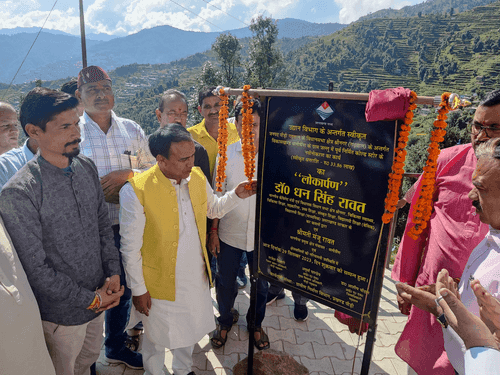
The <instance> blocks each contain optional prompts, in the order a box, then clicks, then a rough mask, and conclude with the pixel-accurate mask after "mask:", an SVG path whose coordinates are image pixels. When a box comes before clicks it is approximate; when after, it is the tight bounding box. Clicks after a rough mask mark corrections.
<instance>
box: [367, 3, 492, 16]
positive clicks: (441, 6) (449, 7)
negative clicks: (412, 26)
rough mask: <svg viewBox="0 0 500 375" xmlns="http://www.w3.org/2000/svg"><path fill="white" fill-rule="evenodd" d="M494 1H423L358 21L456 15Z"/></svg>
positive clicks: (371, 14)
mask: <svg viewBox="0 0 500 375" xmlns="http://www.w3.org/2000/svg"><path fill="white" fill-rule="evenodd" d="M494 1H495V0H468V1H461V0H433V1H424V2H422V3H420V4H416V5H411V6H406V7H403V8H401V9H391V8H389V9H381V10H378V11H376V12H373V13H370V14H367V15H366V16H363V17H360V18H359V19H358V21H365V20H368V19H374V18H401V17H415V16H418V15H426V14H444V13H447V14H457V13H461V12H465V11H466V10H470V9H472V8H475V7H478V6H481V5H488V4H491V3H493V2H494Z"/></svg>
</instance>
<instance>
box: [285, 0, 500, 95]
mask: <svg viewBox="0 0 500 375" xmlns="http://www.w3.org/2000/svg"><path fill="white" fill-rule="evenodd" d="M499 28H500V2H496V3H493V4H490V5H487V6H481V7H477V8H474V9H473V10H470V11H467V12H463V13H460V14H458V15H454V16H452V17H450V16H449V15H439V14H432V15H428V16H422V17H418V16H417V17H410V18H394V19H386V18H383V19H372V20H365V21H361V22H356V23H354V24H351V25H349V26H348V27H347V28H344V29H342V30H340V31H338V32H336V33H334V34H332V35H329V36H326V37H322V38H319V39H318V40H317V41H316V42H314V43H312V44H311V45H309V46H306V47H302V48H299V49H298V50H296V51H293V52H291V53H290V54H289V55H288V58H287V61H288V62H289V69H290V72H289V77H290V79H289V82H288V84H287V86H288V87H292V88H297V89H314V90H325V89H326V88H327V87H328V82H329V81H333V82H334V88H335V90H336V91H357V92H368V91H370V90H371V89H374V88H387V87H396V86H405V87H408V88H412V89H414V90H417V91H418V93H420V94H433V95H434V94H435V93H439V92H442V91H444V90H455V91H457V92H468V93H470V92H474V91H476V92H477V91H478V90H479V91H481V90H482V91H487V90H492V89H494V88H498V87H500V76H499V73H500V54H499V51H500V33H499V32H498V31H499Z"/></svg>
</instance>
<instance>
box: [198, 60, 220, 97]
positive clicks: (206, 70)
mask: <svg viewBox="0 0 500 375" xmlns="http://www.w3.org/2000/svg"><path fill="white" fill-rule="evenodd" d="M198 82H200V83H201V85H200V88H201V87H204V86H219V85H220V84H221V72H220V71H219V70H218V69H217V68H216V67H215V66H213V65H212V63H211V62H210V61H207V62H206V63H205V64H203V67H202V68H201V73H200V76H199V79H198ZM197 91H199V90H197Z"/></svg>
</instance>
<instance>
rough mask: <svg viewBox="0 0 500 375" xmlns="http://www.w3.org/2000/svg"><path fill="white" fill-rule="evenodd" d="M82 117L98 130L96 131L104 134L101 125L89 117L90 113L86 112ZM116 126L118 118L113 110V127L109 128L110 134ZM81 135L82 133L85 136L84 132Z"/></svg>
mask: <svg viewBox="0 0 500 375" xmlns="http://www.w3.org/2000/svg"><path fill="white" fill-rule="evenodd" d="M82 117H83V118H84V120H85V123H86V124H88V125H92V126H93V127H95V128H96V130H99V131H101V132H102V133H104V132H103V131H102V129H101V127H100V126H99V124H98V123H97V122H95V121H94V120H92V118H91V117H90V116H89V115H88V113H87V112H86V111H84V112H83V116H82ZM116 124H117V116H116V114H115V112H114V111H113V110H111V126H110V127H109V129H108V132H109V131H110V130H111V128H112V127H113V125H116ZM81 133H82V135H83V134H85V132H83V131H82V132H81Z"/></svg>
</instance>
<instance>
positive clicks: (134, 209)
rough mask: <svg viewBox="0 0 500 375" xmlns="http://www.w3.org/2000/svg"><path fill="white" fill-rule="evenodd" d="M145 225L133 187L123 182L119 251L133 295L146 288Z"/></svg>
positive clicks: (142, 212)
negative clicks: (143, 268) (143, 264)
mask: <svg viewBox="0 0 500 375" xmlns="http://www.w3.org/2000/svg"><path fill="white" fill-rule="evenodd" d="M145 226H146V215H145V214H144V208H143V207H142V205H141V202H139V199H138V198H137V196H136V195H135V191H134V188H133V187H132V185H130V184H128V183H127V184H125V185H124V186H123V187H122V188H121V190H120V236H121V240H120V252H121V253H122V260H123V266H124V268H125V275H126V278H127V285H128V286H129V288H130V289H131V290H132V295H133V296H141V295H143V294H145V293H146V292H147V291H148V290H147V289H146V282H145V281H144V275H143V273H142V255H141V247H142V237H143V234H144V227H145Z"/></svg>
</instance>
